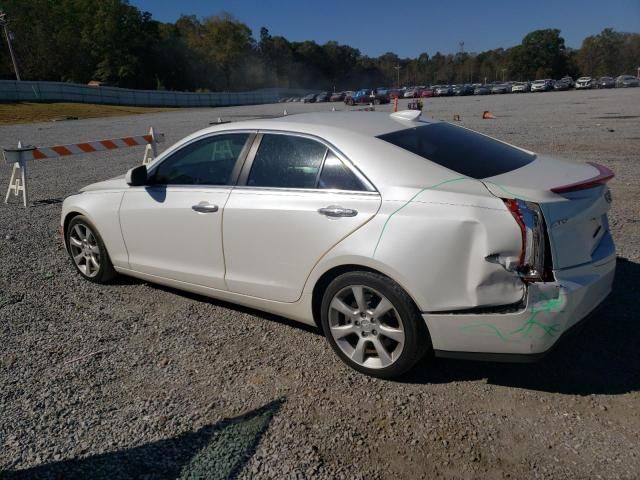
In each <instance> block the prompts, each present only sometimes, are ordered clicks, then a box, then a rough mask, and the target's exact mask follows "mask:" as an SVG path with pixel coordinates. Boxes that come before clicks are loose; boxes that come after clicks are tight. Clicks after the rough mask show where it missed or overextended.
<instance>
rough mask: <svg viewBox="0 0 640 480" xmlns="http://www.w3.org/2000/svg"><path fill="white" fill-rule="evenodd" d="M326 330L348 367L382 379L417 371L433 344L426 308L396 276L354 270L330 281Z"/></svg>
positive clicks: (325, 305)
mask: <svg viewBox="0 0 640 480" xmlns="http://www.w3.org/2000/svg"><path fill="white" fill-rule="evenodd" d="M321 308H322V316H321V322H322V328H323V331H324V333H325V336H326V337H327V340H328V342H329V344H330V345H331V347H332V348H333V350H334V351H335V352H336V353H337V354H338V356H339V357H340V358H341V359H342V361H344V362H345V363H346V364H347V365H349V366H350V367H352V368H354V369H355V370H358V371H360V372H363V373H366V374H367V375H371V376H375V377H380V378H393V377H397V376H399V375H402V374H403V373H405V372H407V371H408V370H409V369H411V368H412V367H413V366H414V365H415V364H416V363H417V362H418V361H419V360H420V359H421V358H422V356H423V355H424V354H425V352H426V351H427V350H428V349H429V348H430V345H431V342H430V339H429V334H428V332H427V329H426V326H425V324H424V321H423V320H422V317H421V316H420V312H419V311H418V309H417V308H416V306H415V304H414V303H413V301H412V300H411V298H410V297H409V295H407V293H406V292H405V291H404V290H403V289H402V288H401V287H400V286H399V285H398V284H397V283H395V282H394V281H392V280H391V279H389V278H387V277H385V276H383V275H379V274H376V273H372V272H350V273H345V274H343V275H341V276H339V277H337V278H336V279H335V280H333V282H331V283H330V284H329V286H328V287H327V290H326V291H325V293H324V296H323V299H322V307H321Z"/></svg>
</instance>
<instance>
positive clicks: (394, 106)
mask: <svg viewBox="0 0 640 480" xmlns="http://www.w3.org/2000/svg"><path fill="white" fill-rule="evenodd" d="M393 111H394V112H397V111H398V97H394V98H393Z"/></svg>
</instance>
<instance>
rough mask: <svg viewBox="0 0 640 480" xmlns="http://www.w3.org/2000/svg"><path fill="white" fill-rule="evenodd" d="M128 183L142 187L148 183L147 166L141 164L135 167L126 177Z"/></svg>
mask: <svg viewBox="0 0 640 480" xmlns="http://www.w3.org/2000/svg"><path fill="white" fill-rule="evenodd" d="M124 178H125V181H126V182H127V184H128V185H131V186H132V187H140V186H142V185H146V184H147V166H146V165H139V166H137V167H133V168H132V169H131V170H129V171H128V172H127V175H126V176H125V177H124Z"/></svg>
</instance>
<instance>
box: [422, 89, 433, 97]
mask: <svg viewBox="0 0 640 480" xmlns="http://www.w3.org/2000/svg"><path fill="white" fill-rule="evenodd" d="M427 97H433V90H432V89H431V88H423V89H422V91H421V92H420V98H427Z"/></svg>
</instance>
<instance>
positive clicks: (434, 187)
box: [373, 177, 471, 257]
mask: <svg viewBox="0 0 640 480" xmlns="http://www.w3.org/2000/svg"><path fill="white" fill-rule="evenodd" d="M460 180H471V179H470V178H469V177H458V178H450V179H449V180H445V181H443V182H440V183H436V184H435V185H431V186H430V187H425V188H423V189H422V190H420V191H419V192H418V193H416V194H415V195H414V196H413V197H411V198H410V199H409V200H407V202H406V203H405V204H404V205H402V206H401V207H399V208H398V209H397V210H395V211H394V212H393V213H391V215H389V216H388V217H387V220H386V221H385V222H384V225H383V226H382V231H381V232H380V236H379V237H378V241H377V242H376V246H375V248H374V249H373V256H374V257H375V256H376V251H377V250H378V245H380V240H382V235H383V234H384V231H385V230H386V228H387V224H388V223H389V220H391V217H393V216H394V215H395V214H396V213H398V212H399V211H400V210H402V209H403V208H404V207H406V206H407V205H409V204H410V203H411V202H413V200H415V198H416V197H417V196H418V195H420V194H421V193H422V192H425V191H427V190H435V189H436V188H438V187H440V186H441V185H444V184H446V183H453V182H459V181H460Z"/></svg>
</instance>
